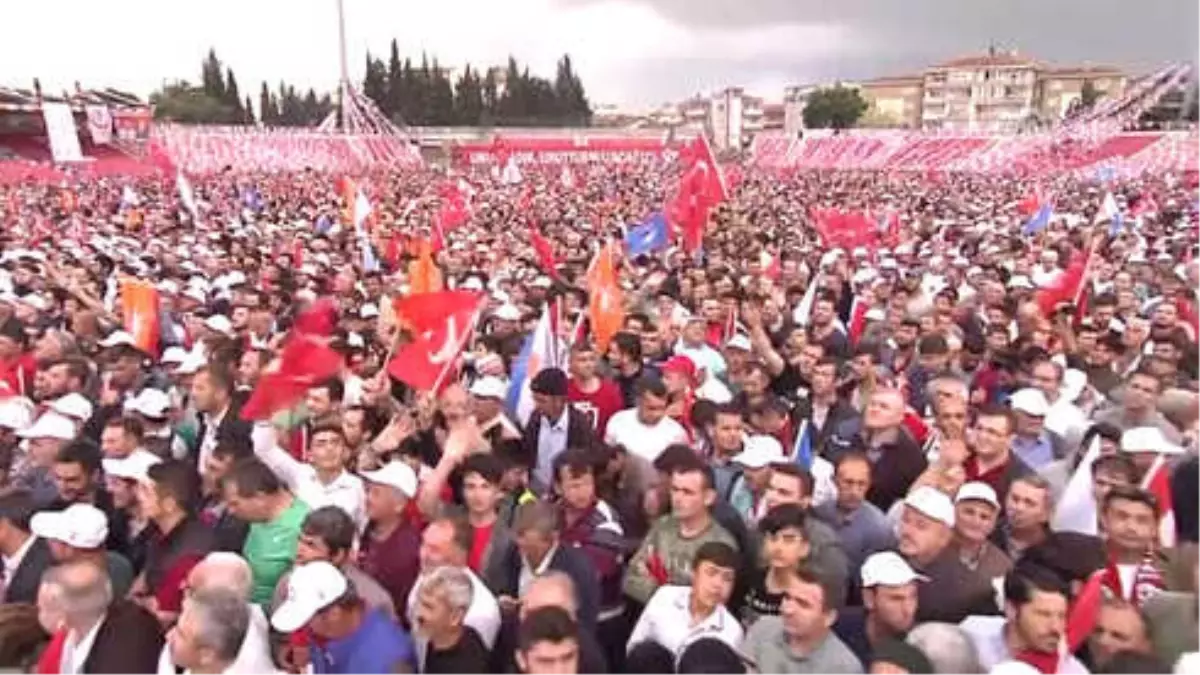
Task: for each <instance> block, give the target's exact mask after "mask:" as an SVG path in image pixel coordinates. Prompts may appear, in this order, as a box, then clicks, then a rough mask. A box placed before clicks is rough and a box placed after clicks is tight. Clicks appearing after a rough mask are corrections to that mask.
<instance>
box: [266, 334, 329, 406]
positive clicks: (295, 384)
mask: <svg viewBox="0 0 1200 675" xmlns="http://www.w3.org/2000/svg"><path fill="white" fill-rule="evenodd" d="M342 363H343V361H342V355H341V354H339V353H337V352H336V351H334V350H333V349H331V348H330V347H329V346H328V345H326V344H323V343H321V342H319V341H317V340H314V339H312V338H310V337H307V336H305V335H302V334H297V335H295V336H293V337H292V338H291V339H289V340H288V341H287V344H285V345H284V347H283V351H282V352H280V354H279V359H278V360H277V361H274V362H273V363H272V364H270V365H268V366H267V370H266V371H265V372H264V373H263V375H262V377H261V378H259V380H258V385H257V386H255V387H254V392H253V393H251V394H250V400H248V401H246V405H244V406H242V419H245V420H264V419H269V418H270V417H271V416H273V415H274V414H275V413H277V412H279V411H281V410H286V409H288V408H291V407H292V406H294V405H296V404H297V403H299V402H300V400H301V399H303V398H304V396H305V394H307V393H308V390H309V388H311V387H313V386H315V385H316V384H318V383H320V382H323V381H325V380H327V379H329V378H331V377H333V376H334V375H337V374H338V372H340V371H341V369H342Z"/></svg>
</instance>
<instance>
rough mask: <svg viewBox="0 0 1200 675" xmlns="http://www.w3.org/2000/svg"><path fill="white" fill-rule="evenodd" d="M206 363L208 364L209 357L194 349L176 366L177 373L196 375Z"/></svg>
mask: <svg viewBox="0 0 1200 675" xmlns="http://www.w3.org/2000/svg"><path fill="white" fill-rule="evenodd" d="M206 365H208V357H206V356H204V354H201V353H200V352H198V351H193V352H190V353H188V355H187V356H186V357H184V359H183V361H181V362H180V363H179V365H178V366H176V367H175V373H176V374H177V375H195V374H196V373H198V372H200V369H201V368H203V367H204V366H206Z"/></svg>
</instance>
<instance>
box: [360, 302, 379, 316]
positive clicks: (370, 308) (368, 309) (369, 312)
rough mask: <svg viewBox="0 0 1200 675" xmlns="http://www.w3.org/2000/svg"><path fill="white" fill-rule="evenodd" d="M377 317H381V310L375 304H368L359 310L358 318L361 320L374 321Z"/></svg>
mask: <svg viewBox="0 0 1200 675" xmlns="http://www.w3.org/2000/svg"><path fill="white" fill-rule="evenodd" d="M377 316H379V308H378V307H376V306H375V304H374V303H370V302H368V303H367V304H365V305H363V306H362V307H359V308H358V318H360V319H374V318H375V317H377Z"/></svg>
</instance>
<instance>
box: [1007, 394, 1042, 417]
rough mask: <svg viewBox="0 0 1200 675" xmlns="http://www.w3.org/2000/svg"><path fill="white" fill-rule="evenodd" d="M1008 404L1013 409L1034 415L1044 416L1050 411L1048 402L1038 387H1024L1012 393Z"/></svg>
mask: <svg viewBox="0 0 1200 675" xmlns="http://www.w3.org/2000/svg"><path fill="white" fill-rule="evenodd" d="M1008 404H1009V405H1010V406H1012V409H1013V410H1016V411H1017V412H1023V413H1025V414H1026V415H1033V416H1034V417H1045V416H1046V413H1048V412H1050V402H1049V401H1047V400H1046V395H1045V394H1043V393H1042V392H1041V390H1040V389H1032V388H1028V387H1027V388H1025V389H1022V390H1020V391H1018V392H1017V393H1015V394H1013V395H1012V398H1010V399H1009V400H1008Z"/></svg>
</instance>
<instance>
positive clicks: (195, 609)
mask: <svg viewBox="0 0 1200 675" xmlns="http://www.w3.org/2000/svg"><path fill="white" fill-rule="evenodd" d="M249 626H250V608H249V606H247V605H246V599H245V598H244V597H241V596H239V595H237V594H236V593H235V592H233V591H231V590H228V589H206V590H203V591H196V592H193V593H192V595H191V596H190V597H188V599H187V600H186V601H185V602H184V603H183V611H182V612H181V613H180V615H179V621H178V622H177V623H176V624H175V627H174V628H172V629H171V632H170V633H169V634H168V635H167V649H168V650H169V651H170V653H171V660H172V661H174V662H175V664H176V665H177V666H179V667H181V668H183V669H184V672H185V673H229V672H234V671H232V670H231V668H232V666H233V665H234V664H235V662H236V660H237V658H238V655H239V652H240V650H241V647H242V644H243V643H244V641H245V639H246V631H247V629H248V628H249Z"/></svg>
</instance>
